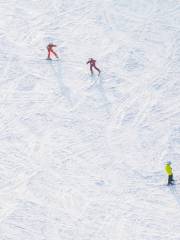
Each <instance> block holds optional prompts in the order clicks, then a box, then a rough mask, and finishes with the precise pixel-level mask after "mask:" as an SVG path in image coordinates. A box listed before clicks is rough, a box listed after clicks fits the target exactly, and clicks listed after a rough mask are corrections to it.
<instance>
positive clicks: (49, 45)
mask: <svg viewBox="0 0 180 240" xmlns="http://www.w3.org/2000/svg"><path fill="white" fill-rule="evenodd" d="M53 47H56V45H55V44H52V43H50V44H48V45H47V50H48V51H51V50H52V48H53Z"/></svg>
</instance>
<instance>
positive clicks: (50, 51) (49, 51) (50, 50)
mask: <svg viewBox="0 0 180 240" xmlns="http://www.w3.org/2000/svg"><path fill="white" fill-rule="evenodd" d="M51 53H52V54H54V55H55V56H56V58H58V55H57V53H55V52H54V51H53V50H52V49H48V58H50V57H51Z"/></svg>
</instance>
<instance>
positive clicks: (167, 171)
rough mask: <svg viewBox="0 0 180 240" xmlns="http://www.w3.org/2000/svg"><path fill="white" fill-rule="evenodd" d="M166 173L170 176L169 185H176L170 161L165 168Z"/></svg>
mask: <svg viewBox="0 0 180 240" xmlns="http://www.w3.org/2000/svg"><path fill="white" fill-rule="evenodd" d="M165 170H166V173H167V174H168V185H173V184H174V179H173V171H172V167H171V162H170V161H168V162H167V163H166V166H165Z"/></svg>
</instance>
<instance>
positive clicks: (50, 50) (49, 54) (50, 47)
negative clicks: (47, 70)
mask: <svg viewBox="0 0 180 240" xmlns="http://www.w3.org/2000/svg"><path fill="white" fill-rule="evenodd" d="M54 47H56V45H55V44H53V43H49V44H48V45H47V50H48V57H47V60H52V59H51V53H52V54H54V56H56V58H59V57H58V55H57V53H56V52H55V51H54V50H53V48H54Z"/></svg>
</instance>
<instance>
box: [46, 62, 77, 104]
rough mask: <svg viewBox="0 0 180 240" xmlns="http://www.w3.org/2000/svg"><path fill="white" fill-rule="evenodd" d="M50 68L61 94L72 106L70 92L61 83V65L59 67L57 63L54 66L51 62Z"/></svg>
mask: <svg viewBox="0 0 180 240" xmlns="http://www.w3.org/2000/svg"><path fill="white" fill-rule="evenodd" d="M50 66H51V68H52V70H53V72H54V74H55V76H56V78H57V80H58V84H59V87H60V91H61V94H62V95H63V96H65V97H66V98H67V100H68V101H69V103H70V104H71V106H72V104H73V102H72V96H71V91H70V89H69V88H68V87H67V86H66V85H65V84H64V82H63V74H62V65H59V63H56V64H54V63H53V62H51V64H50Z"/></svg>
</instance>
